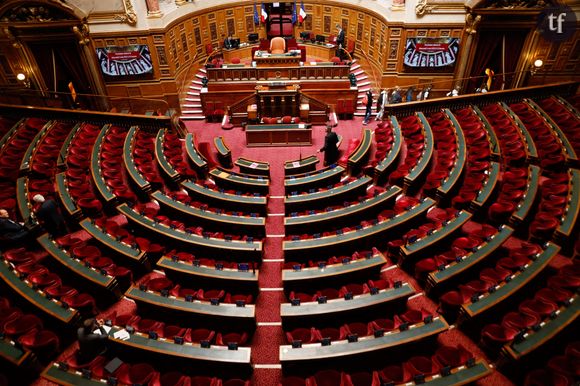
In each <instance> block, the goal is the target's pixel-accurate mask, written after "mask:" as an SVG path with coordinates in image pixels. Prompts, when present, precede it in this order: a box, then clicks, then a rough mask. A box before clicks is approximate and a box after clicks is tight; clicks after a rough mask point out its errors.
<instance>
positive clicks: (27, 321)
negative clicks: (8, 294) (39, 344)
mask: <svg viewBox="0 0 580 386" xmlns="http://www.w3.org/2000/svg"><path fill="white" fill-rule="evenodd" d="M40 329H42V320H40V318H38V317H37V316H35V315H32V314H26V315H22V316H20V317H18V318H14V319H12V320H10V321H9V322H8V323H6V324H5V325H4V333H5V334H6V335H9V336H11V337H13V338H16V337H18V336H20V335H22V334H26V333H27V332H30V331H32V330H40Z"/></svg>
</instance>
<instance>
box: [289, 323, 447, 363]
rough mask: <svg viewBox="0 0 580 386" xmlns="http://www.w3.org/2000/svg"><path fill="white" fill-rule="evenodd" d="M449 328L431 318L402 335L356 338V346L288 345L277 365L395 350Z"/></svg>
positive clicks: (340, 342)
mask: <svg viewBox="0 0 580 386" xmlns="http://www.w3.org/2000/svg"><path fill="white" fill-rule="evenodd" d="M448 328H449V325H448V324H447V322H446V321H445V319H443V318H442V317H440V316H438V317H435V318H433V322H432V323H429V324H424V323H422V322H421V323H417V324H415V325H411V326H409V329H408V330H405V331H395V330H394V331H387V332H385V335H384V336H382V337H379V338H375V337H374V336H370V337H362V338H359V340H358V342H353V343H348V341H346V340H342V341H337V342H332V344H331V345H330V346H322V345H321V344H320V343H313V344H305V345H303V346H302V347H301V348H292V346H290V345H283V346H280V362H282V363H285V362H293V361H311V360H316V359H330V358H335V357H341V356H347V355H355V354H364V353H369V352H374V351H377V350H382V349H386V348H390V347H396V346H399V345H402V344H405V343H409V342H413V341H418V340H419V339H424V338H427V337H429V336H433V335H437V334H439V333H441V332H443V331H446V330H447V329H448Z"/></svg>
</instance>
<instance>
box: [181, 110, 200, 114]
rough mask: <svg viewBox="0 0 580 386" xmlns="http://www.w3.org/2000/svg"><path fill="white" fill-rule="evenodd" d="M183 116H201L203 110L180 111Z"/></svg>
mask: <svg viewBox="0 0 580 386" xmlns="http://www.w3.org/2000/svg"><path fill="white" fill-rule="evenodd" d="M181 113H183V114H203V110H197V109H196V110H183V111H181Z"/></svg>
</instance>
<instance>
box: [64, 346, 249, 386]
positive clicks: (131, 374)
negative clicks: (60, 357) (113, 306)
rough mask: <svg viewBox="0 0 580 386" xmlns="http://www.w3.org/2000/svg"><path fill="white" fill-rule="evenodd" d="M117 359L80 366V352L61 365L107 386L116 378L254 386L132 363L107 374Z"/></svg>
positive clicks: (160, 384)
mask: <svg viewBox="0 0 580 386" xmlns="http://www.w3.org/2000/svg"><path fill="white" fill-rule="evenodd" d="M112 359H113V358H110V357H105V356H102V355H100V356H98V357H96V358H95V359H93V360H92V361H91V362H89V363H84V364H79V363H78V362H77V360H76V352H74V353H72V354H71V355H70V356H69V357H68V358H67V359H66V360H64V361H62V362H59V366H60V367H61V369H62V370H63V371H67V370H68V369H66V370H65V368H70V369H72V370H73V371H79V372H82V373H83V375H84V376H85V377H87V378H90V379H95V380H98V381H100V382H102V383H107V381H108V380H110V379H112V378H114V379H116V381H117V382H118V383H119V384H123V385H141V386H250V381H246V380H242V379H230V380H225V381H224V380H222V379H220V378H217V377H208V376H202V375H198V376H188V375H185V374H183V373H182V372H180V371H170V372H164V373H160V372H159V371H157V370H156V369H155V368H154V367H153V366H152V365H151V364H150V363H146V362H141V363H128V362H123V363H122V364H121V365H120V366H119V367H118V368H117V369H115V370H114V371H113V372H112V373H110V372H109V371H108V370H107V367H106V366H107V364H108V363H109V362H110V361H111V360H112Z"/></svg>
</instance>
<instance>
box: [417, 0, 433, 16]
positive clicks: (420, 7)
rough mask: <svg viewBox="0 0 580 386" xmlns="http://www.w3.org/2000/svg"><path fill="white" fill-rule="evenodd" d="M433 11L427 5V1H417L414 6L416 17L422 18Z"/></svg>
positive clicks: (431, 7)
mask: <svg viewBox="0 0 580 386" xmlns="http://www.w3.org/2000/svg"><path fill="white" fill-rule="evenodd" d="M432 10H433V6H432V5H429V4H427V0H419V1H418V2H417V5H416V6H415V14H416V15H417V16H423V15H425V14H426V13H429V12H431V11H432Z"/></svg>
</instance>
